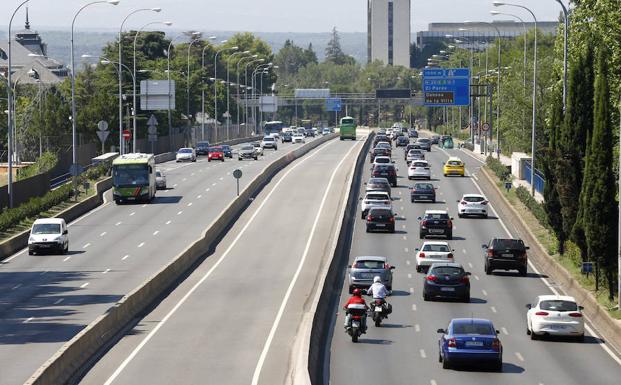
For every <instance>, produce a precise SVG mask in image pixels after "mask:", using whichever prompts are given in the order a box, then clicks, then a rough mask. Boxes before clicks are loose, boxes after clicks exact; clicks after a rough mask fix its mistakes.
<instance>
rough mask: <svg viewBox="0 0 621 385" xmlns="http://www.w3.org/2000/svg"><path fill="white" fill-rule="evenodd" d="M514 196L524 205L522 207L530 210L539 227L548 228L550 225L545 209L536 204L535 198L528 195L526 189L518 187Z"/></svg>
mask: <svg viewBox="0 0 621 385" xmlns="http://www.w3.org/2000/svg"><path fill="white" fill-rule="evenodd" d="M515 195H516V196H517V197H518V199H519V200H520V201H521V202H522V203H524V206H526V207H527V208H528V209H529V210H530V212H531V213H533V215H534V216H535V218H537V221H538V222H539V224H540V225H541V226H543V227H545V228H549V227H550V225H549V224H548V216H547V214H546V211H545V209H544V208H543V205H542V204H541V203H539V202H537V201H536V200H535V198H533V196H532V195H530V192H529V191H528V190H527V189H525V188H524V187H523V186H520V187H518V188H516V189H515Z"/></svg>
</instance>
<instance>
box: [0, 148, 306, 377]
mask: <svg viewBox="0 0 621 385" xmlns="http://www.w3.org/2000/svg"><path fill="white" fill-rule="evenodd" d="M299 146H300V145H291V144H288V143H285V144H282V145H280V146H279V148H278V151H273V150H265V155H264V156H263V157H260V158H259V160H258V161H243V162H240V161H238V160H237V159H236V158H233V160H230V159H227V160H226V161H225V162H222V163H221V162H207V159H206V158H199V160H198V162H196V163H175V162H168V163H163V164H160V165H158V168H161V169H162V170H164V172H165V173H166V175H167V179H168V181H167V183H168V189H167V190H164V191H158V192H157V197H156V199H155V200H154V202H153V203H152V204H146V205H120V206H117V205H115V204H114V203H111V202H110V196H109V193H108V194H107V203H105V204H103V205H102V206H100V207H99V208H97V209H95V210H93V211H91V212H89V213H88V214H86V215H85V216H83V217H82V218H80V219H78V220H76V221H75V222H73V223H72V224H71V225H70V227H69V238H70V245H69V250H70V252H69V253H68V254H67V255H33V256H30V255H28V253H27V252H26V250H22V251H21V252H19V253H17V254H16V255H13V256H11V257H9V258H7V259H5V260H4V261H3V262H2V263H0V384H2V385H5V384H7V385H14V384H21V383H23V382H24V381H25V380H26V379H28V378H29V377H30V375H31V374H32V373H33V372H34V371H35V370H36V369H37V368H38V367H39V366H40V365H42V364H43V363H44V362H45V361H46V360H47V359H48V358H50V357H51V356H52V355H53V354H54V353H55V352H56V351H57V350H58V349H59V347H61V346H62V344H63V343H65V342H67V341H68V340H70V339H71V338H72V337H73V336H74V335H76V334H77V333H78V332H79V331H80V330H81V329H83V328H84V327H85V326H86V325H88V324H89V323H90V322H91V321H93V320H94V319H95V318H96V317H97V316H99V315H101V314H103V313H104V312H105V311H106V310H107V309H108V308H109V307H110V306H112V305H113V304H114V303H115V302H116V301H117V300H119V299H120V298H121V297H123V295H125V294H127V293H129V292H130V291H131V290H133V289H134V288H136V287H137V286H138V285H139V284H141V283H142V282H143V281H144V280H146V279H147V278H148V277H150V276H151V275H152V274H154V273H155V272H157V271H158V270H159V269H160V268H162V267H163V266H164V265H165V264H167V263H168V262H170V261H171V260H172V259H173V258H174V257H175V256H176V255H177V254H178V253H180V252H181V251H183V250H184V249H185V248H186V247H187V246H188V245H190V244H191V243H192V242H193V241H195V240H196V239H198V238H199V237H200V236H201V233H202V232H203V231H204V230H205V228H206V227H207V226H208V225H209V224H210V223H211V222H212V221H213V220H214V219H215V218H216V217H217V216H218V215H219V214H220V212H221V211H222V210H223V209H224V208H225V207H226V206H227V205H228V204H229V203H230V202H231V201H232V200H233V199H234V198H235V196H236V183H235V179H234V178H233V176H232V172H233V170H235V169H236V168H241V170H242V171H243V173H244V176H243V177H242V179H241V181H240V188H241V189H243V188H244V187H245V186H246V185H247V184H248V183H249V182H250V181H251V180H252V179H253V178H254V177H255V176H256V175H258V174H259V173H260V172H261V171H262V170H263V169H264V168H265V167H267V166H268V165H269V164H270V163H271V162H272V161H274V160H276V159H278V158H279V157H280V156H283V155H284V154H285V153H286V152H288V151H291V150H292V149H294V148H297V147H299Z"/></svg>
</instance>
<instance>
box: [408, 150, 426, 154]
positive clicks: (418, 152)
mask: <svg viewBox="0 0 621 385" xmlns="http://www.w3.org/2000/svg"><path fill="white" fill-rule="evenodd" d="M422 153H423V152H422V151H421V150H410V152H408V155H420V154H422Z"/></svg>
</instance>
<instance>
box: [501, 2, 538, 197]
mask: <svg viewBox="0 0 621 385" xmlns="http://www.w3.org/2000/svg"><path fill="white" fill-rule="evenodd" d="M493 5H494V7H500V6H503V5H506V6H508V7H516V8H522V9H523V10H525V11H527V12H528V13H530V14H531V16H532V17H533V20H534V21H535V53H534V58H533V124H532V131H533V132H532V136H531V141H532V143H531V153H532V160H531V170H530V184H531V186H530V187H531V194H532V195H533V196H535V139H536V133H535V131H536V128H537V17H536V16H535V14H534V13H533V11H531V10H530V8H528V7H525V6H523V5H520V4H511V3H503V2H500V1H494V2H493Z"/></svg>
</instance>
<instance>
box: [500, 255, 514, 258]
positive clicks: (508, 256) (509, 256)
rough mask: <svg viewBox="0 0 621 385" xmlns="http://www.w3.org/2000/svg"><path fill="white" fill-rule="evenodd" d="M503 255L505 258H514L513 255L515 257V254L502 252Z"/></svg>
mask: <svg viewBox="0 0 621 385" xmlns="http://www.w3.org/2000/svg"><path fill="white" fill-rule="evenodd" d="M501 256H502V257H503V258H513V257H514V255H513V254H501Z"/></svg>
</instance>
